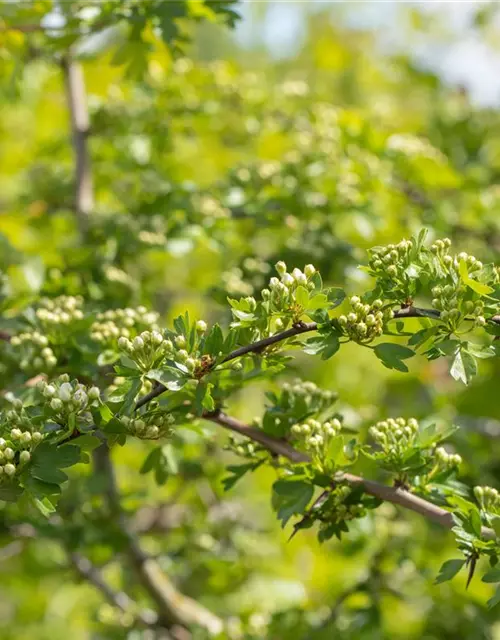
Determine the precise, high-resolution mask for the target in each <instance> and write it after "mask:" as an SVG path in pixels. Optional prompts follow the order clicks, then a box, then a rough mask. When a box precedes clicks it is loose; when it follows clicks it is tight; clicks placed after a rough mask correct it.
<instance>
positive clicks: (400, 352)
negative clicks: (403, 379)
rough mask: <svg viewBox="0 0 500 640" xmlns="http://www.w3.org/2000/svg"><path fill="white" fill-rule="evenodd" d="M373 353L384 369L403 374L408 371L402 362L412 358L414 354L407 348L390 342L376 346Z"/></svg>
mask: <svg viewBox="0 0 500 640" xmlns="http://www.w3.org/2000/svg"><path fill="white" fill-rule="evenodd" d="M374 351H375V355H376V356H377V358H379V360H380V361H381V362H382V364H383V365H384V366H385V367H387V368H388V369H396V370H397V371H403V372H407V371H408V367H407V366H406V365H405V364H404V362H403V360H407V359H408V358H412V357H413V356H414V355H415V352H414V351H412V350H411V349H409V348H408V347H404V346H403V345H400V344H394V343H392V342H383V343H382V344H378V345H377V346H376V347H375V349H374Z"/></svg>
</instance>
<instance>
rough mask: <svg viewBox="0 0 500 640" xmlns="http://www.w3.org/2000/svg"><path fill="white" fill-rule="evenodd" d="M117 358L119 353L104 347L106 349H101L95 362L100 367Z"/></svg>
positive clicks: (113, 361)
mask: <svg viewBox="0 0 500 640" xmlns="http://www.w3.org/2000/svg"><path fill="white" fill-rule="evenodd" d="M119 358H120V354H119V353H117V352H116V351H113V350H112V349H106V351H101V353H100V354H99V355H98V356H97V364H98V365H99V366H100V367H105V366H106V365H110V364H114V363H115V362H116V361H117V360H118V359H119Z"/></svg>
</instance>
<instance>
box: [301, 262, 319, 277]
mask: <svg viewBox="0 0 500 640" xmlns="http://www.w3.org/2000/svg"><path fill="white" fill-rule="evenodd" d="M304 273H305V275H306V276H307V277H308V278H310V277H311V276H313V275H314V274H315V273H316V268H315V266H314V265H312V264H306V266H305V267H304Z"/></svg>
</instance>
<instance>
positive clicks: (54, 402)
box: [50, 398, 63, 411]
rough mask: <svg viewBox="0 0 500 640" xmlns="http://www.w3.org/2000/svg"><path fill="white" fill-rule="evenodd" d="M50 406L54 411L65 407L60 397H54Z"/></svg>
mask: <svg viewBox="0 0 500 640" xmlns="http://www.w3.org/2000/svg"><path fill="white" fill-rule="evenodd" d="M50 406H51V408H52V409H53V410H54V411H60V410H61V409H62V408H63V403H62V400H59V398H52V400H51V401H50Z"/></svg>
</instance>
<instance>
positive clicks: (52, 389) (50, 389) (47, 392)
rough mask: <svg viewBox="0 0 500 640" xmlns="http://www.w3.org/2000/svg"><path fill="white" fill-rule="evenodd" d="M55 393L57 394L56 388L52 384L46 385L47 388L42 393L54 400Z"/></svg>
mask: <svg viewBox="0 0 500 640" xmlns="http://www.w3.org/2000/svg"><path fill="white" fill-rule="evenodd" d="M55 392H56V388H55V387H54V385H52V384H48V385H46V387H45V388H44V389H43V391H42V393H43V395H44V397H45V398H52V396H53V395H54V394H55Z"/></svg>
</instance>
